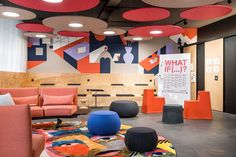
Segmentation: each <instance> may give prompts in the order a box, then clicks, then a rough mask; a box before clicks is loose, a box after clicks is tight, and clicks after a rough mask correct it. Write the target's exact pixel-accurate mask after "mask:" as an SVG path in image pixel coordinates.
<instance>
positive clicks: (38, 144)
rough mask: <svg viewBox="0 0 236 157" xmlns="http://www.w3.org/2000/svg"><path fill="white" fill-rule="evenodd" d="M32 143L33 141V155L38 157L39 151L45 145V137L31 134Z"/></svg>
mask: <svg viewBox="0 0 236 157" xmlns="http://www.w3.org/2000/svg"><path fill="white" fill-rule="evenodd" d="M32 143H33V146H32V147H33V156H34V157H39V156H40V154H41V152H42V151H43V150H44V146H45V138H44V136H43V135H39V134H33V135H32Z"/></svg>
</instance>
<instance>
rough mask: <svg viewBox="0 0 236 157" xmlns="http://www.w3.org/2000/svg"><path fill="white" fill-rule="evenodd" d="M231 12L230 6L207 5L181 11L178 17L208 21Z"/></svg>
mask: <svg viewBox="0 0 236 157" xmlns="http://www.w3.org/2000/svg"><path fill="white" fill-rule="evenodd" d="M231 12H232V8H231V7H230V6H225V5H207V6H202V7H197V8H192V9H189V10H186V11H183V12H182V13H181V14H180V16H181V17H182V18H184V19H188V20H210V19H214V18H218V17H222V16H225V15H227V14H229V13H231Z"/></svg>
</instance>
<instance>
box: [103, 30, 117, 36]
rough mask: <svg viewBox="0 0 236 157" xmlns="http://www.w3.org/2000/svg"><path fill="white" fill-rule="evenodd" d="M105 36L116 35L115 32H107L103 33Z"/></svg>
mask: <svg viewBox="0 0 236 157" xmlns="http://www.w3.org/2000/svg"><path fill="white" fill-rule="evenodd" d="M103 34H105V35H113V34H115V32H114V31H105V32H103Z"/></svg>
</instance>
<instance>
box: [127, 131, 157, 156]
mask: <svg viewBox="0 0 236 157" xmlns="http://www.w3.org/2000/svg"><path fill="white" fill-rule="evenodd" d="M157 143H158V136H157V134H156V131H155V130H154V129H151V128H147V127H134V128H131V129H128V130H127V132H126V134H125V145H126V146H127V148H128V149H129V150H130V151H135V152H139V153H144V152H149V151H152V150H154V149H155V148H156V146H157Z"/></svg>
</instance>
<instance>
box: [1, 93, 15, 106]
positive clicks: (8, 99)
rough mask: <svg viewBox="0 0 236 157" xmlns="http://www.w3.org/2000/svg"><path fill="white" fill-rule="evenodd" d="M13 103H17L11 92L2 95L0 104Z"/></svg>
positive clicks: (7, 104) (9, 104)
mask: <svg viewBox="0 0 236 157" xmlns="http://www.w3.org/2000/svg"><path fill="white" fill-rule="evenodd" d="M11 105H15V103H14V101H13V99H12V97H11V94H9V93H7V94H4V95H0V106H11Z"/></svg>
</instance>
